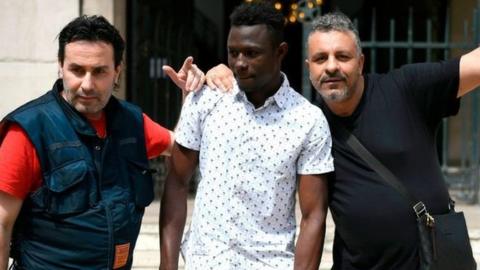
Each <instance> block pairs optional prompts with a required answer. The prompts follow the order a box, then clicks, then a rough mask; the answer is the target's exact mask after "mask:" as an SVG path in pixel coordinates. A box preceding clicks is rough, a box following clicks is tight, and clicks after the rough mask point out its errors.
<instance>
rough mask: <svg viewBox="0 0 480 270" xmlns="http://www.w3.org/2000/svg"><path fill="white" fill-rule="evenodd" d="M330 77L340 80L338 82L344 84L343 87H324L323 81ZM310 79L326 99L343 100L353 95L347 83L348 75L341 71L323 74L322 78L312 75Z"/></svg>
mask: <svg viewBox="0 0 480 270" xmlns="http://www.w3.org/2000/svg"><path fill="white" fill-rule="evenodd" d="M329 79H336V80H340V81H339V82H338V84H344V85H343V86H342V87H336V86H334V87H332V88H322V86H324V85H323V83H324V82H325V81H327V80H329ZM310 81H311V82H312V85H313V87H314V88H315V90H317V93H318V94H320V96H321V97H322V99H323V100H324V101H334V102H342V101H345V100H347V99H349V98H350V97H351V96H352V91H350V89H349V88H348V86H347V85H346V81H347V79H346V77H345V76H344V75H343V74H341V73H340V72H336V73H335V74H332V75H325V74H324V75H322V76H321V77H320V78H318V79H315V78H313V77H312V76H310Z"/></svg>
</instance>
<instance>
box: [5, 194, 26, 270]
mask: <svg viewBox="0 0 480 270" xmlns="http://www.w3.org/2000/svg"><path fill="white" fill-rule="evenodd" d="M22 203H23V201H22V200H21V199H18V198H16V197H14V196H12V195H9V194H7V193H5V192H2V191H0V269H1V270H4V269H7V266H8V257H9V253H10V240H11V238H12V230H13V225H14V224H15V220H16V219H17V216H18V213H19V212H20V208H21V207H22Z"/></svg>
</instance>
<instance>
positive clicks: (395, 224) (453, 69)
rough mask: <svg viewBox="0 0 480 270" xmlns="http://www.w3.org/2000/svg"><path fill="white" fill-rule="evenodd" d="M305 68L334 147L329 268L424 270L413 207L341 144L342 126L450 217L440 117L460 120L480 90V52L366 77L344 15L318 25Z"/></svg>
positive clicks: (431, 205) (353, 33) (429, 204)
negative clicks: (462, 104)
mask: <svg viewBox="0 0 480 270" xmlns="http://www.w3.org/2000/svg"><path fill="white" fill-rule="evenodd" d="M306 62H307V65H308V67H309V71H310V79H311V82H312V84H313V86H314V87H315V89H316V90H317V91H318V93H319V94H320V95H321V97H322V101H321V104H320V107H321V108H322V109H323V111H324V113H325V115H326V116H327V119H328V121H329V123H330V128H331V130H332V137H333V142H334V143H333V154H334V158H335V163H334V164H335V174H334V175H333V177H332V179H331V181H330V182H329V183H330V189H329V192H330V193H329V197H330V202H329V206H330V210H331V212H332V216H333V218H334V221H335V225H336V232H335V239H334V247H333V260H334V266H333V269H370V270H373V269H378V270H384V269H409V270H410V269H418V267H419V266H418V262H419V259H418V249H417V245H418V239H417V237H418V235H417V228H416V216H415V213H414V212H413V210H412V208H411V206H410V204H409V203H408V201H407V200H405V198H404V197H402V195H400V193H398V191H396V190H395V189H393V188H392V187H391V186H389V185H388V184H386V183H385V182H384V180H382V179H381V177H380V176H379V175H378V174H377V173H376V172H374V171H373V170H372V169H371V168H370V167H369V166H368V165H367V164H366V163H365V162H363V160H362V159H361V158H360V157H359V156H358V155H357V154H356V153H355V152H353V150H352V149H351V148H350V147H348V146H347V145H345V143H344V142H343V140H340V139H339V137H340V134H339V131H338V126H339V125H343V126H344V127H346V128H347V129H348V130H349V131H350V132H351V133H352V134H354V135H355V136H356V137H357V138H358V140H359V141H360V142H361V143H362V144H363V145H364V146H365V147H366V148H367V149H368V150H369V151H370V152H371V153H372V154H373V155H374V156H375V157H376V158H378V159H379V160H380V161H381V162H382V163H383V164H384V165H385V166H386V167H387V168H389V169H390V170H391V171H392V172H393V173H394V174H395V175H396V177H397V178H398V179H399V180H400V181H401V182H402V183H403V184H404V185H405V186H406V188H407V189H408V190H409V191H410V192H411V193H412V194H413V195H414V196H415V197H416V198H417V199H419V200H420V201H423V202H424V203H425V205H426V206H427V207H428V210H429V211H430V213H433V214H441V213H446V212H447V211H448V203H449V195H448V190H447V187H446V185H445V182H444V180H443V176H442V173H441V170H440V165H439V162H438V158H437V156H438V155H437V152H436V142H435V136H436V131H437V128H438V126H439V124H440V122H441V120H442V118H443V117H447V116H451V115H454V114H456V113H457V112H458V109H459V101H460V100H459V98H460V97H461V96H463V95H465V94H466V93H468V92H469V91H471V90H472V89H473V88H474V87H476V86H478V85H479V84H480V66H479V65H478V63H479V62H480V49H476V50H474V51H472V52H470V53H468V54H466V55H464V56H462V57H461V58H460V59H454V60H450V61H446V62H441V63H423V64H412V65H406V66H403V67H402V68H400V69H397V70H394V71H391V72H389V73H387V74H369V75H365V76H364V75H362V70H363V62H364V56H363V54H362V52H361V47H360V40H359V37H358V32H357V30H356V29H355V28H354V26H353V24H352V23H351V21H350V20H349V19H348V18H347V17H346V16H345V15H343V14H340V13H333V14H327V15H324V16H321V17H319V18H318V19H317V20H315V21H314V22H313V30H312V32H311V33H310V35H309V38H308V59H307V60H306Z"/></svg>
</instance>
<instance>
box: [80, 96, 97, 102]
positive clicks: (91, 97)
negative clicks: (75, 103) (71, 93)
mask: <svg viewBox="0 0 480 270" xmlns="http://www.w3.org/2000/svg"><path fill="white" fill-rule="evenodd" d="M78 98H79V99H80V100H83V101H92V100H95V99H97V97H95V96H78Z"/></svg>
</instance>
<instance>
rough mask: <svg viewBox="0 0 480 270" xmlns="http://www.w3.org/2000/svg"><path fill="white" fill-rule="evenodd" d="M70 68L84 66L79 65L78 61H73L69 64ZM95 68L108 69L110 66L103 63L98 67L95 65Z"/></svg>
mask: <svg viewBox="0 0 480 270" xmlns="http://www.w3.org/2000/svg"><path fill="white" fill-rule="evenodd" d="M68 67H69V68H83V66H81V65H79V64H76V63H71V64H69V65H68ZM93 68H94V69H108V66H107V65H103V66H97V67H93Z"/></svg>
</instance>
